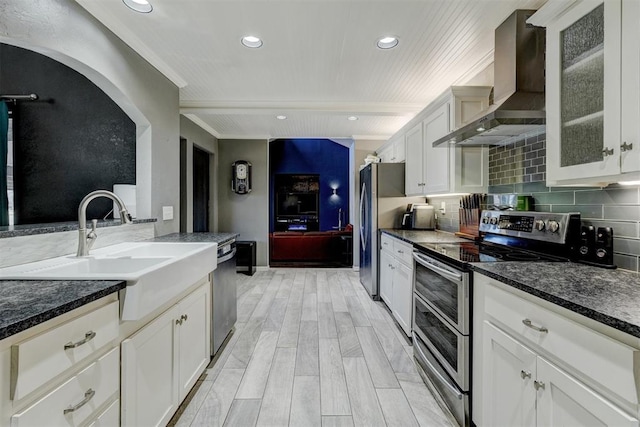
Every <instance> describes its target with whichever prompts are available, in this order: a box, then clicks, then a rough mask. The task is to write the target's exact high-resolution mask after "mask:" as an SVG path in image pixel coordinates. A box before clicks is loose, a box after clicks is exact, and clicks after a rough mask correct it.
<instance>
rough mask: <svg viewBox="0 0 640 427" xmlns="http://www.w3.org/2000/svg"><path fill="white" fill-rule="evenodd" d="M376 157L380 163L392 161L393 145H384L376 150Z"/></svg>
mask: <svg viewBox="0 0 640 427" xmlns="http://www.w3.org/2000/svg"><path fill="white" fill-rule="evenodd" d="M377 154H378V157H380V161H381V162H382V163H392V160H391V158H392V157H393V145H387V146H386V147H384V148H382V149H380V150H379V151H377Z"/></svg>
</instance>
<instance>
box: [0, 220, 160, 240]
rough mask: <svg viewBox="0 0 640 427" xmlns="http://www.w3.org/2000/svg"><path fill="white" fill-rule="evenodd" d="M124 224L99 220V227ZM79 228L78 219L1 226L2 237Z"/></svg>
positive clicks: (142, 221) (138, 221)
mask: <svg viewBox="0 0 640 427" xmlns="http://www.w3.org/2000/svg"><path fill="white" fill-rule="evenodd" d="M157 221H158V220H157V218H146V219H145V218H136V219H134V220H133V223H134V224H144V223H147V222H157ZM116 225H122V223H121V222H120V220H114V219H107V220H100V221H98V228H101V227H114V226H116ZM77 229H78V221H68V222H53V223H50V224H24V225H12V226H3V227H0V239H2V238H7V237H18V236H33V235H36V234H47V233H59V232H61V231H74V230H77Z"/></svg>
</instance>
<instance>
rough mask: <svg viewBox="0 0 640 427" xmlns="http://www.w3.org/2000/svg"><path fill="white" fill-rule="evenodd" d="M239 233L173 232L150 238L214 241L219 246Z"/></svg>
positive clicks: (155, 239)
mask: <svg viewBox="0 0 640 427" xmlns="http://www.w3.org/2000/svg"><path fill="white" fill-rule="evenodd" d="M239 235H240V234H239V233H172V234H166V235H164V236H159V237H154V238H153V239H149V241H150V242H189V243H200V242H207V243H208V242H212V243H214V242H215V243H217V244H218V245H219V246H220V245H222V244H223V243H227V242H228V241H230V240H232V239H237V238H238V236H239Z"/></svg>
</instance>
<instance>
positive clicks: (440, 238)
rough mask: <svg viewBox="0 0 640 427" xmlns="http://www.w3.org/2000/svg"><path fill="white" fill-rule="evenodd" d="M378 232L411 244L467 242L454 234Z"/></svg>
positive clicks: (400, 231) (411, 231) (393, 230)
mask: <svg viewBox="0 0 640 427" xmlns="http://www.w3.org/2000/svg"><path fill="white" fill-rule="evenodd" d="M380 231H382V232H383V233H385V234H388V235H390V236H393V237H397V238H398V239H400V240H404V241H405V242H407V243H411V244H414V243H456V242H469V240H466V239H461V238H460V237H457V236H456V235H455V234H453V233H448V232H446V231H426V230H401V229H392V228H383V229H381V230H380Z"/></svg>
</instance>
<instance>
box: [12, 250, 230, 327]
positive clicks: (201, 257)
mask: <svg viewBox="0 0 640 427" xmlns="http://www.w3.org/2000/svg"><path fill="white" fill-rule="evenodd" d="M217 249H218V245H217V243H168V242H167V243H165V242H131V243H121V244H118V245H113V246H108V247H105V248H101V249H96V250H93V251H91V256H88V257H80V258H79V257H76V256H72V255H68V256H63V257H58V258H52V259H47V260H43V261H38V262H33V263H29V264H22V265H16V266H13V267H7V268H2V269H0V278H2V279H16V280H30V279H31V280H37V279H40V280H46V279H51V280H126V282H127V287H126V289H125V291H124V302H123V305H122V320H137V319H141V318H142V317H144V316H146V315H147V314H149V313H151V312H152V311H154V310H155V309H157V308H158V307H160V306H161V305H162V304H164V303H166V302H168V301H170V300H171V299H172V298H174V297H176V296H178V295H179V294H180V293H181V292H182V291H184V290H186V289H187V288H189V287H190V286H191V285H193V284H194V283H195V282H196V281H198V280H200V279H201V278H203V277H204V276H206V275H207V274H208V273H210V272H211V271H213V270H215V268H216V255H217Z"/></svg>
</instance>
